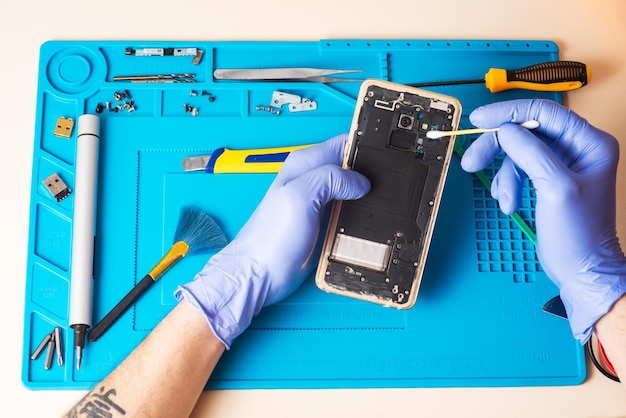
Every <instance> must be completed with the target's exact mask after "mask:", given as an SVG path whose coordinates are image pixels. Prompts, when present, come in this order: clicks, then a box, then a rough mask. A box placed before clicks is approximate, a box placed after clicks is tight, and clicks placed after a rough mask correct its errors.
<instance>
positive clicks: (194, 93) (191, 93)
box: [189, 90, 198, 97]
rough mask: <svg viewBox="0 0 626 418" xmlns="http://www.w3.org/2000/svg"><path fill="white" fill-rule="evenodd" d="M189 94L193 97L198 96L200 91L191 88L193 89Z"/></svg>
mask: <svg viewBox="0 0 626 418" xmlns="http://www.w3.org/2000/svg"><path fill="white" fill-rule="evenodd" d="M189 95H190V96H191V97H196V96H197V95H198V92H197V91H195V90H191V91H190V92H189Z"/></svg>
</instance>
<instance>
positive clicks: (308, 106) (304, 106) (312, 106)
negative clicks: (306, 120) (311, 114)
mask: <svg viewBox="0 0 626 418" xmlns="http://www.w3.org/2000/svg"><path fill="white" fill-rule="evenodd" d="M316 109H317V102H314V101H311V99H302V102H301V103H292V104H290V105H289V111H291V112H306V111H308V110H316Z"/></svg>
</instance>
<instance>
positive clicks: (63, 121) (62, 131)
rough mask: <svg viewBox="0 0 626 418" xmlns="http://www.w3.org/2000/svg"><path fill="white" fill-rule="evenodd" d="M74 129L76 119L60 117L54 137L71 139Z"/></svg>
mask: <svg viewBox="0 0 626 418" xmlns="http://www.w3.org/2000/svg"><path fill="white" fill-rule="evenodd" d="M73 128H74V119H72V118H66V117H64V116H59V118H58V119H57V124H56V126H55V127H54V135H55V136H60V137H61V138H69V137H71V136H72V129H73Z"/></svg>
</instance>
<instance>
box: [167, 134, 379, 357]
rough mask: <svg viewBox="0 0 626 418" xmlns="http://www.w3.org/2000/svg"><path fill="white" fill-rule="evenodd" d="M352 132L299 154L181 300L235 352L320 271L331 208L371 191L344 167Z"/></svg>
mask: <svg viewBox="0 0 626 418" xmlns="http://www.w3.org/2000/svg"><path fill="white" fill-rule="evenodd" d="M346 139H347V135H340V136H337V137H335V138H332V139H330V140H328V141H326V142H323V143H321V144H319V145H316V146H313V147H311V148H305V149H301V150H298V151H295V152H292V153H291V154H290V155H289V156H288V157H287V159H286V160H285V163H284V165H283V167H282V169H281V170H280V172H279V173H278V175H277V176H276V179H275V180H274V182H273V183H272V185H271V186H270V188H269V190H268V191H267V194H266V195H265V197H264V198H263V200H262V201H261V203H260V204H259V206H258V207H257V208H256V210H255V211H254V213H253V214H252V216H251V217H250V219H249V220H248V221H247V223H246V224H245V225H244V226H243V228H242V229H241V231H239V233H238V234H237V236H236V237H235V239H234V240H233V241H232V242H231V243H230V244H228V245H227V246H226V247H225V248H224V249H223V250H221V251H220V252H219V253H217V254H216V255H214V256H213V257H212V258H211V259H210V260H209V261H208V263H207V264H206V265H205V266H204V268H203V269H202V271H200V272H199V273H198V274H197V275H196V277H195V278H194V280H193V281H191V282H189V283H187V284H185V285H183V286H180V287H179V288H178V289H177V290H176V292H175V297H176V299H178V300H181V298H183V297H184V298H185V299H187V300H188V301H189V302H190V303H191V304H192V305H193V306H194V307H195V308H196V309H198V310H199V311H200V312H202V314H203V315H204V316H205V318H206V319H207V321H208V322H209V325H210V326H211V329H212V330H213V332H214V334H215V335H216V336H217V337H218V338H219V339H220V341H222V343H224V345H225V346H226V348H230V344H231V343H232V341H233V339H234V338H235V337H237V336H238V335H239V334H241V333H242V332H243V331H244V330H245V329H246V328H247V327H248V326H249V325H250V322H251V321H252V318H253V317H254V316H255V315H256V314H258V313H259V311H260V310H261V308H263V307H264V306H268V305H271V304H273V303H276V302H278V301H280V300H282V299H284V298H285V297H287V296H288V295H289V294H291V293H292V292H293V291H294V290H295V289H296V288H298V286H300V284H301V283H302V282H303V281H304V279H305V278H306V277H307V276H308V275H309V273H311V271H312V269H313V267H314V266H313V261H314V260H315V259H316V257H315V255H316V254H315V253H314V250H315V247H316V242H317V240H318V236H319V233H320V227H321V222H322V218H323V215H324V208H325V206H326V204H327V203H329V202H330V201H332V200H335V199H336V200H350V199H358V198H360V197H362V196H364V195H365V194H366V193H367V192H368V191H369V188H370V183H369V181H368V180H367V179H366V178H365V177H364V176H363V175H361V174H359V173H357V172H354V171H349V170H344V169H342V168H341V162H342V159H343V151H344V148H345V144H346Z"/></svg>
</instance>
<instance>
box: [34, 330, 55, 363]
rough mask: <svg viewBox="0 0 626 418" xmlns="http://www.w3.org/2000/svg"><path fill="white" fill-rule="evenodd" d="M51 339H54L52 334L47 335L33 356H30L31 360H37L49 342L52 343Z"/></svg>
mask: <svg viewBox="0 0 626 418" xmlns="http://www.w3.org/2000/svg"><path fill="white" fill-rule="evenodd" d="M51 338H52V333H50V334H46V336H45V337H43V340H41V342H40V343H39V345H38V346H37V348H36V349H35V351H33V354H31V355H30V359H31V360H37V358H38V357H39V355H41V352H42V351H43V349H44V348H46V345H48V342H49V341H50V339H51Z"/></svg>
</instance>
